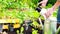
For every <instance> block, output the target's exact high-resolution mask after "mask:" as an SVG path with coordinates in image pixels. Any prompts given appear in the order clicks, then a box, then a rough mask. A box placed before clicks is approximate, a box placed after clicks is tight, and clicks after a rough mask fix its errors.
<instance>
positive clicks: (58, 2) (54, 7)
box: [53, 0, 60, 10]
mask: <svg viewBox="0 0 60 34" xmlns="http://www.w3.org/2000/svg"><path fill="white" fill-rule="evenodd" d="M59 6H60V1H58V0H57V2H56V3H55V4H54V6H53V10H56V8H57V7H59Z"/></svg>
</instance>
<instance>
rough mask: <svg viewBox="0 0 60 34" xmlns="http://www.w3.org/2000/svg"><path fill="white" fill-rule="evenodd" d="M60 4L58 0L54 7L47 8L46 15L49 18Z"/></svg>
mask: <svg viewBox="0 0 60 34" xmlns="http://www.w3.org/2000/svg"><path fill="white" fill-rule="evenodd" d="M59 6H60V0H57V1H56V3H55V4H54V5H53V7H51V8H49V9H48V10H47V13H45V15H46V17H47V18H48V17H49V16H50V15H51V14H52V13H53V12H54V11H55V10H56V8H57V7H59Z"/></svg>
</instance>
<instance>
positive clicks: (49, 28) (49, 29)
mask: <svg viewBox="0 0 60 34" xmlns="http://www.w3.org/2000/svg"><path fill="white" fill-rule="evenodd" d="M40 5H41V4H39V5H38V7H37V8H36V10H37V11H38V12H39V13H40V15H41V16H43V17H44V20H45V21H44V25H42V22H41V19H40V18H39V20H40V23H41V25H42V28H43V31H44V34H55V32H56V24H57V20H56V18H55V17H51V16H50V17H48V18H46V16H45V13H46V12H47V9H45V8H41V7H39V6H40Z"/></svg>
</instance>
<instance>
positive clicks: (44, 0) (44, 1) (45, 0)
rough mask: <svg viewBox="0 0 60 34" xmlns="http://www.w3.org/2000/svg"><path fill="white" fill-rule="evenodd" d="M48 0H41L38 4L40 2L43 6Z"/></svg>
mask: <svg viewBox="0 0 60 34" xmlns="http://www.w3.org/2000/svg"><path fill="white" fill-rule="evenodd" d="M47 2H48V0H42V1H41V2H40V3H39V4H41V6H42V7H45V6H46V4H47Z"/></svg>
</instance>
